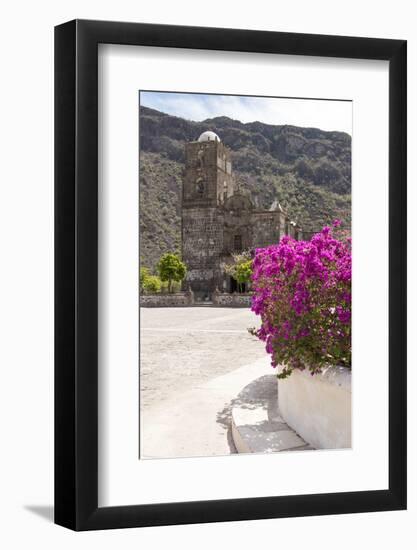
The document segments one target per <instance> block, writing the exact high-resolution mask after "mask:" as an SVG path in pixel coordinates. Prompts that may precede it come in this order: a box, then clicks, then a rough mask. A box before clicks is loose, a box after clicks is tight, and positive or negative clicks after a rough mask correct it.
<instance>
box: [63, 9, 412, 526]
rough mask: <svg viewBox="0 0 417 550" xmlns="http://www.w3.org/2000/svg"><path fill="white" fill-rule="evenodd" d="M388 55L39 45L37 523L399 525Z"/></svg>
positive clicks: (398, 220) (399, 241)
mask: <svg viewBox="0 0 417 550" xmlns="http://www.w3.org/2000/svg"><path fill="white" fill-rule="evenodd" d="M406 112H407V110H406V42H405V41H403V40H385V39H384V40H382V39H376V38H375V39H374V38H354V37H339V36H319V35H306V34H288V33H279V32H263V31H262V32H261V31H247V30H237V29H216V28H195V27H175V26H163V25H149V24H141V23H116V22H105V21H80V20H76V21H70V22H68V23H65V24H63V25H60V26H58V27H56V29H55V270H56V271H55V304H56V310H55V522H56V523H57V524H59V525H62V526H65V527H68V528H71V529H74V530H91V529H108V528H123V527H141V526H154V525H169V524H180V523H200V522H215V521H237V520H249V519H262V518H279V517H294V516H308V515H323V514H340V513H354V512H371V511H382V510H402V509H405V508H406Z"/></svg>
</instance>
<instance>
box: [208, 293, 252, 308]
mask: <svg viewBox="0 0 417 550" xmlns="http://www.w3.org/2000/svg"><path fill="white" fill-rule="evenodd" d="M212 301H213V305H215V306H225V307H250V306H251V304H252V294H249V293H247V294H238V293H234V294H228V293H223V292H216V291H215V292H213V294H212Z"/></svg>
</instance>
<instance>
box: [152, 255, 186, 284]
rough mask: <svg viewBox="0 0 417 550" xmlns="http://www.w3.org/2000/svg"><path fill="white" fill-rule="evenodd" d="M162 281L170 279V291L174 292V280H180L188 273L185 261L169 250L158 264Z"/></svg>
mask: <svg viewBox="0 0 417 550" xmlns="http://www.w3.org/2000/svg"><path fill="white" fill-rule="evenodd" d="M157 269H158V273H159V277H160V279H161V281H168V292H172V283H173V281H176V282H180V281H182V280H183V279H184V277H185V274H186V273H187V268H186V266H185V263H184V262H182V261H181V259H180V257H179V256H178V255H177V254H173V253H172V252H167V253H165V254H163V255H162V256H161V259H160V260H159V262H158V265H157Z"/></svg>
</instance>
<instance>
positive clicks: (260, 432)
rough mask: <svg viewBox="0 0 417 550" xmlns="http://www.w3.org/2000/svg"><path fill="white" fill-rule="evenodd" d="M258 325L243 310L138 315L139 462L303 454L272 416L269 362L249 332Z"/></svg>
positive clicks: (184, 310) (273, 383)
mask: <svg viewBox="0 0 417 550" xmlns="http://www.w3.org/2000/svg"><path fill="white" fill-rule="evenodd" d="M256 321H257V319H256V318H255V317H254V315H253V314H252V313H251V312H250V311H249V310H242V309H239V310H235V309H230V310H229V309H224V308H158V309H152V310H146V309H142V310H141V376H140V379H141V415H140V427H141V434H140V448H141V453H140V454H141V458H170V457H195V456H219V455H229V454H233V453H236V452H237V451H239V452H272V451H278V450H284V449H288V450H289V449H295V450H297V449H299V450H302V449H305V448H308V447H306V446H305V442H304V441H303V440H301V439H300V438H299V437H298V436H297V435H296V434H294V433H293V432H292V431H291V430H290V429H289V428H288V426H287V425H286V424H285V423H283V422H282V419H280V418H279V416H278V413H277V410H276V403H277V384H276V377H275V375H274V374H273V371H272V369H271V367H270V364H269V358H268V357H267V356H266V354H265V351H264V347H263V344H262V343H261V342H259V341H258V340H257V339H256V338H255V337H253V336H251V335H250V334H248V332H247V328H248V327H249V326H255V324H256ZM232 417H233V422H232ZM232 425H233V430H232ZM235 442H236V445H235Z"/></svg>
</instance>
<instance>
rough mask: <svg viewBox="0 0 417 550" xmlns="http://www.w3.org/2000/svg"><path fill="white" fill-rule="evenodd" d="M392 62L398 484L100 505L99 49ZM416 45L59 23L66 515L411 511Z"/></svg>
mask: <svg viewBox="0 0 417 550" xmlns="http://www.w3.org/2000/svg"><path fill="white" fill-rule="evenodd" d="M106 43H111V44H124V45H144V46H159V47H170V48H192V49H203V50H213V51H214V50H222V51H239V52H259V53H270V54H291V55H303V56H321V57H337V58H355V59H374V60H387V61H388V62H389V488H388V489H387V490H377V491H358V492H348V493H334V494H307V495H296V496H274V497H261V498H245V499H230V500H215V501H212V500H210V501H199V502H182V503H168V504H146V505H136V506H118V507H98V498H97V494H98V467H97V465H98V448H97V435H98V409H97V405H98V389H97V388H98V350H97V336H98V328H97V327H98V315H97V307H98V291H97V277H98V250H97V246H98V206H97V199H98V151H97V146H98V132H97V128H98V108H97V106H98V76H97V73H98V64H97V59H98V56H97V52H98V44H106ZM406 46H407V44H406V41H404V40H386V39H373V38H354V37H341V36H321V35H311V34H292V33H291V34H290V33H280V32H264V31H248V30H236V29H219V28H198V27H181V26H165V25H150V24H142V23H118V22H106V21H85V20H74V21H70V22H68V23H64V24H62V25H59V26H57V27H56V28H55V522H56V523H57V524H59V525H63V526H65V527H68V528H70V529H74V530H91V529H108V528H123V527H140V526H154V525H170V524H184V523H201V522H216V521H237V520H250V519H261V518H280V517H289V516H309V515H324V514H341V513H353V512H371V511H386V510H402V509H405V508H406V429H407V424H406V137H407V132H406V113H407V108H406Z"/></svg>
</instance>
